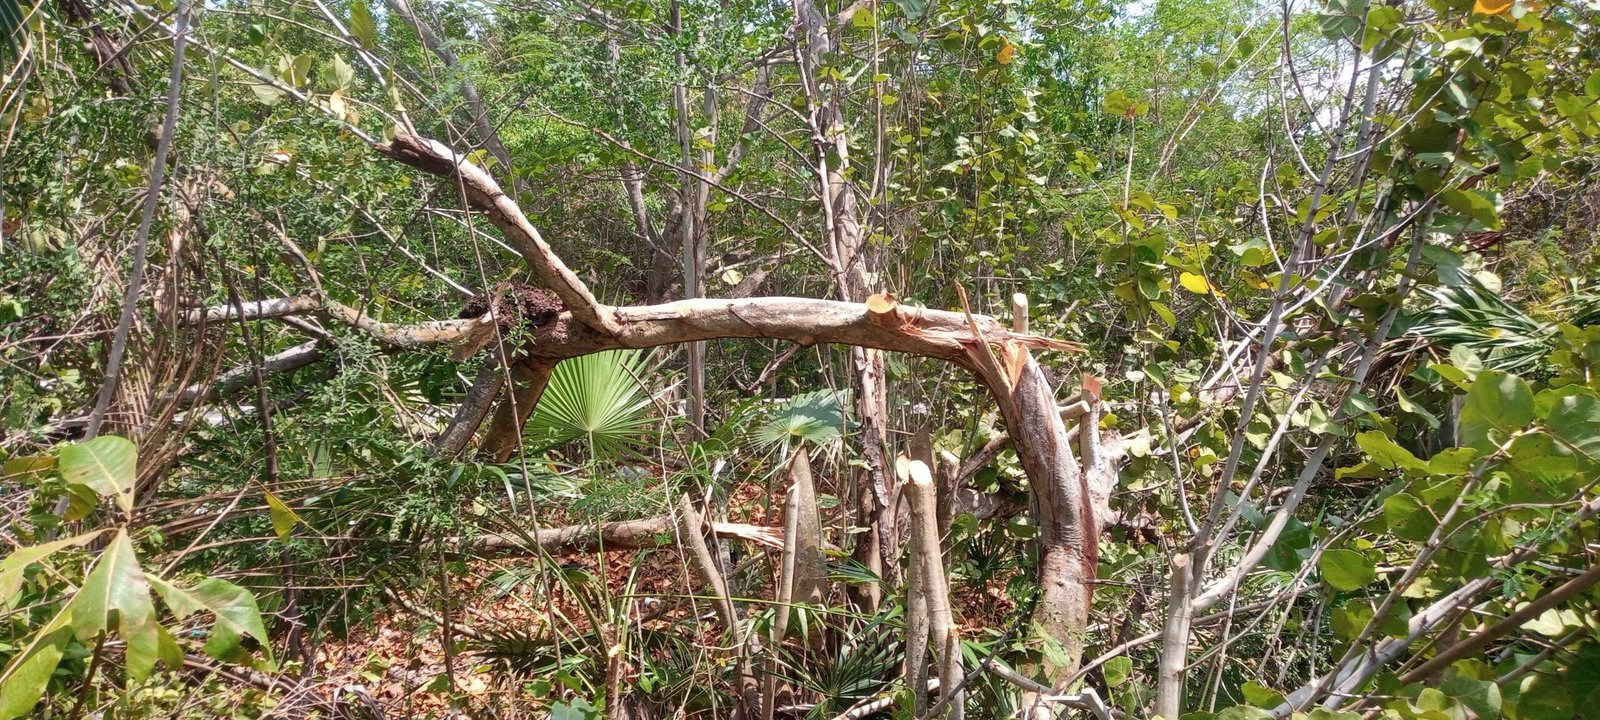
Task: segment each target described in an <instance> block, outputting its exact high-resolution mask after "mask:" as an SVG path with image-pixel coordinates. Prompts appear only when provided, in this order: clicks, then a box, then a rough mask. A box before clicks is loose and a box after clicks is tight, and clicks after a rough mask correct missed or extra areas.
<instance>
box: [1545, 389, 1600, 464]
mask: <svg viewBox="0 0 1600 720" xmlns="http://www.w3.org/2000/svg"><path fill="white" fill-rule="evenodd" d="M1584 392H1585V393H1586V392H1587V390H1585V391H1584ZM1545 429H1546V430H1549V431H1550V434H1551V435H1553V436H1555V437H1557V438H1559V439H1560V440H1561V441H1562V442H1563V443H1564V444H1566V445H1568V446H1569V447H1570V448H1571V449H1572V450H1573V451H1575V452H1578V453H1582V454H1583V455H1584V456H1585V457H1587V458H1589V460H1591V461H1595V462H1600V399H1596V398H1595V397H1594V396H1593V395H1589V394H1571V395H1566V396H1565V397H1562V398H1561V399H1559V400H1557V401H1556V402H1555V404H1554V405H1552V406H1551V407H1550V410H1549V411H1548V412H1547V413H1546V414H1545Z"/></svg>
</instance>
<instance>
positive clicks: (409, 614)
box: [312, 485, 1016, 717]
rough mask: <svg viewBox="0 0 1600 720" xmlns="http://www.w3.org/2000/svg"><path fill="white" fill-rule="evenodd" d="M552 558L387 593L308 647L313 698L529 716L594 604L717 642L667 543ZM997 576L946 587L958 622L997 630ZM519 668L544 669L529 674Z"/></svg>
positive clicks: (475, 570)
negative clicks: (396, 596) (423, 599)
mask: <svg viewBox="0 0 1600 720" xmlns="http://www.w3.org/2000/svg"><path fill="white" fill-rule="evenodd" d="M765 493H766V490H765V489H763V488H761V487H759V486H753V485H746V486H741V487H739V488H737V489H736V490H735V492H734V493H733V497H732V498H730V506H731V507H732V508H734V509H735V510H734V512H732V513H730V514H731V515H732V516H733V517H732V518H730V519H731V520H734V521H737V522H744V523H750V524H754V525H768V524H771V522H769V518H768V516H769V515H777V514H778V513H779V512H780V511H779V510H778V509H776V508H771V507H769V506H768V504H767V503H766V502H763V498H764V497H765ZM746 547H749V545H748V544H747V545H746ZM755 552H757V553H759V554H758V555H756V556H753V557H752V556H745V557H743V558H740V559H738V560H736V562H735V564H736V565H737V566H738V567H740V568H742V570H741V571H740V572H739V573H738V580H737V584H736V587H741V586H742V590H740V592H742V593H743V594H745V595H746V596H749V597H770V596H771V588H772V585H773V580H774V579H775V574H776V567H777V563H778V559H779V558H778V554H779V553H778V551H776V550H773V549H770V548H764V547H758V548H757V549H756V550H755ZM559 563H560V565H559V570H560V573H556V572H551V571H550V570H554V569H556V568H551V567H550V566H548V565H547V566H545V567H546V568H547V570H546V571H545V572H539V568H540V561H538V560H536V559H533V558H507V559H502V560H494V561H490V560H475V561H472V562H470V563H468V565H467V570H468V571H467V572H465V573H459V572H453V573H450V574H449V575H450V587H449V592H448V593H439V592H437V591H436V589H431V590H430V591H429V592H428V593H427V594H428V596H430V597H432V598H435V599H434V600H433V601H432V603H431V604H430V605H429V606H427V607H423V606H421V605H419V604H418V603H417V602H416V601H415V598H401V599H400V600H392V601H391V602H390V603H389V606H388V608H387V610H386V611H385V612H380V613H376V614H374V615H373V616H372V617H371V619H370V620H369V621H368V622H367V623H366V624H364V625H361V626H357V627H352V628H350V630H349V631H348V632H347V633H346V634H345V636H344V637H342V638H330V639H325V640H324V641H323V642H321V643H320V644H319V645H317V647H316V649H315V663H316V668H315V669H314V671H313V673H312V674H313V675H316V676H318V677H320V678H321V679H322V682H321V683H319V685H318V687H317V690H316V694H317V695H319V696H321V697H320V699H321V700H324V701H330V700H335V699H336V698H337V697H341V696H342V698H343V700H344V701H345V702H359V703H362V704H369V705H373V706H376V707H373V708H371V709H373V710H380V711H381V712H382V713H383V714H384V715H385V716H388V717H445V716H449V715H451V712H450V709H451V706H452V703H451V698H452V697H456V698H458V702H457V703H456V706H457V707H463V706H464V707H471V708H474V712H473V713H472V714H473V715H480V714H482V711H483V710H484V709H485V708H496V709H497V710H496V711H495V712H494V714H493V715H492V716H499V717H505V716H509V715H508V713H511V714H516V715H524V714H531V713H532V712H533V711H534V710H535V708H538V707H542V706H544V705H546V704H547V703H549V702H552V701H559V700H563V699H568V698H570V697H572V696H573V693H572V692H571V690H570V689H568V688H563V687H561V686H560V685H559V684H558V683H555V682H552V677H553V676H552V674H551V673H550V672H548V668H549V667H553V666H554V664H555V663H560V662H563V661H562V660H557V659H555V658H554V657H552V656H551V653H552V651H553V650H554V648H553V647H552V643H550V642H548V641H547V640H544V639H545V638H550V637H552V636H561V637H565V638H568V639H569V640H571V641H573V642H576V643H577V644H579V645H581V644H582V643H583V642H585V641H584V640H583V639H582V637H581V636H583V635H585V634H587V633H589V632H590V631H591V630H592V629H593V627H594V625H595V623H594V620H593V618H594V617H595V613H597V612H598V613H610V614H611V616H612V617H617V618H620V617H621V616H622V613H624V612H626V613H627V616H628V617H629V618H630V620H631V622H632V623H633V624H634V625H635V627H642V628H648V629H652V630H667V631H669V632H676V633H682V632H683V629H684V628H686V627H694V628H698V630H697V631H696V632H694V633H691V635H698V637H689V638H684V639H685V640H689V641H690V642H691V645H693V646H694V647H696V648H700V649H703V650H705V651H707V652H711V651H713V650H714V649H715V648H718V647H720V645H721V638H720V632H721V631H720V628H719V627H718V624H717V622H716V620H715V617H714V616H713V615H711V614H710V613H709V612H706V613H704V614H703V615H702V616H701V617H700V618H699V619H698V621H697V620H696V619H695V618H694V617H693V614H692V613H693V607H692V605H691V604H690V603H688V602H686V598H684V596H683V591H682V588H684V587H694V586H697V585H699V582H698V580H697V578H695V577H694V573H693V570H692V569H691V568H690V567H689V566H688V565H687V564H686V563H685V562H683V558H682V556H681V555H680V554H679V553H678V551H677V550H676V549H675V548H671V547H664V548H658V549H653V550H648V551H638V550H630V551H615V552H607V553H596V554H588V555H566V556H563V557H561V558H560V559H559ZM602 577H603V578H604V582H601V581H600V579H601V578H602ZM1000 580H1001V581H999V582H993V581H992V582H989V583H985V584H983V586H982V587H976V586H975V585H974V584H973V583H956V584H955V585H954V586H953V587H952V590H953V595H952V601H953V603H954V605H955V610H956V614H957V621H958V622H959V623H961V624H962V625H963V626H964V629H965V630H968V631H976V630H977V629H979V628H984V627H991V628H992V627H999V626H1003V625H1004V624H1005V623H1006V622H1007V618H1009V617H1010V616H1011V615H1012V614H1013V613H1014V612H1015V609H1016V603H1015V601H1014V600H1013V599H1012V598H1010V597H1009V596H1008V595H1007V593H1006V590H1005V587H1006V583H1005V582H1003V580H1004V578H1001V579H1000ZM441 597H448V602H449V620H450V623H449V625H450V634H451V636H452V638H453V639H454V641H455V642H454V643H453V646H452V650H453V652H452V653H450V654H449V655H448V656H447V654H446V652H445V645H444V637H445V628H444V623H443V622H442V620H443V618H444V616H445V615H444V612H443V611H444V610H445V608H444V607H443V602H442V601H440V600H438V598H441ZM507 638H511V639H507ZM593 641H594V638H592V637H591V638H589V639H588V640H587V642H591V643H592V642H593ZM565 662H572V659H571V658H568V659H566V660H565ZM530 665H540V666H542V667H545V668H546V669H545V670H542V671H533V669H532V667H530ZM518 667H520V668H521V672H518V671H517V670H516V669H515V668H518ZM625 671H626V668H625ZM539 681H543V682H539ZM627 682H628V680H627V678H624V679H623V683H624V684H626V683H627Z"/></svg>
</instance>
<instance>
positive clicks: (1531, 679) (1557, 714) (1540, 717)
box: [1513, 672, 1576, 720]
mask: <svg viewBox="0 0 1600 720" xmlns="http://www.w3.org/2000/svg"><path fill="white" fill-rule="evenodd" d="M1520 690H1521V692H1519V693H1518V696H1519V697H1518V701H1517V711H1516V713H1515V714H1514V715H1513V717H1516V718H1519V719H1520V720H1572V718H1573V717H1575V715H1576V714H1575V713H1574V712H1573V710H1574V708H1573V706H1572V698H1571V697H1570V696H1569V695H1567V693H1566V692H1564V690H1565V688H1562V687H1561V680H1560V679H1559V678H1557V677H1555V676H1553V675H1547V674H1545V673H1542V672H1535V673H1528V675H1527V677H1524V678H1523V679H1522V686H1521V689H1520Z"/></svg>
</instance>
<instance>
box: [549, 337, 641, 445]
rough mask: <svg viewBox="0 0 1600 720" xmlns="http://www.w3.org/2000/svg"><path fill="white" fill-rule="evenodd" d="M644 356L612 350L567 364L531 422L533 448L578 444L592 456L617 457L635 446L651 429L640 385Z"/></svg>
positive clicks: (557, 372)
mask: <svg viewBox="0 0 1600 720" xmlns="http://www.w3.org/2000/svg"><path fill="white" fill-rule="evenodd" d="M644 374H645V368H644V355H643V354H642V353H640V352H639V351H637V350H611V351H607V352H602V353H595V354H593V355H584V356H582V357H576V358H572V359H570V360H564V361H562V362H561V364H560V365H557V366H556V369H555V371H554V372H553V373H552V374H551V376H550V384H549V385H548V386H547V387H546V388H545V391H544V395H543V396H542V397H540V398H539V404H538V405H537V406H535V407H534V409H533V416H532V417H531V418H530V419H529V421H528V431H529V432H530V433H531V434H532V435H533V437H534V438H535V443H534V445H535V446H539V447H550V446H554V445H560V444H563V443H567V442H572V441H574V440H583V441H585V442H586V443H587V444H588V449H589V451H590V453H591V457H602V456H615V455H617V454H619V453H621V452H623V451H625V450H626V449H627V448H628V447H629V446H630V445H631V444H632V443H634V442H637V441H638V440H639V439H640V438H641V437H642V436H643V435H645V433H646V431H647V430H649V428H650V425H651V422H652V421H651V418H650V416H649V413H648V411H649V409H650V405H651V398H650V394H649V392H648V390H647V389H646V388H645V387H644V385H643V384H641V382H640V379H641V378H643V377H644Z"/></svg>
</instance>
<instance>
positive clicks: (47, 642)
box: [0, 603, 72, 720]
mask: <svg viewBox="0 0 1600 720" xmlns="http://www.w3.org/2000/svg"><path fill="white" fill-rule="evenodd" d="M71 642H72V604H71V603H68V604H67V605H65V606H64V607H62V608H61V611H60V612H57V613H56V616H55V617H54V618H52V619H51V620H50V622H48V623H45V625H44V627H41V628H39V631H38V632H36V633H34V635H33V637H32V638H31V639H30V640H29V641H28V644H27V645H26V646H24V647H23V648H22V650H20V651H19V652H17V654H16V655H13V656H12V658H11V663H10V664H8V665H6V669H5V671H4V672H3V673H0V720H11V719H12V718H16V717H22V716H23V715H24V714H26V713H27V712H28V711H30V710H32V709H33V706H34V705H37V704H38V703H39V696H40V695H43V694H44V689H45V686H46V685H48V684H49V683H50V676H51V675H53V674H55V671H56V665H58V664H60V662H61V655H62V654H63V653H65V652H66V650H67V645H68V644H69V643H71Z"/></svg>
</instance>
